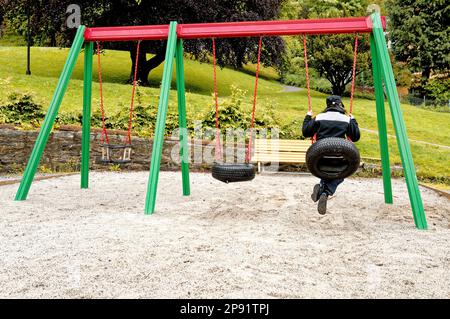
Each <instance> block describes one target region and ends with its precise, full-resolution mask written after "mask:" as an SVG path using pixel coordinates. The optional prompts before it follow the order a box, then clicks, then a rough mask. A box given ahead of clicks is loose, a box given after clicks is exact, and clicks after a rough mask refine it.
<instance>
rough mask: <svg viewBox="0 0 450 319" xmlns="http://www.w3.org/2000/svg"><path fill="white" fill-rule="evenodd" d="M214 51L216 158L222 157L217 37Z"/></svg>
mask: <svg viewBox="0 0 450 319" xmlns="http://www.w3.org/2000/svg"><path fill="white" fill-rule="evenodd" d="M212 51H213V70H214V72H213V74H214V102H215V106H216V149H215V155H216V160H218V161H219V160H221V159H222V147H221V145H220V126H219V97H218V94H217V61H216V58H217V57H216V39H215V38H212Z"/></svg>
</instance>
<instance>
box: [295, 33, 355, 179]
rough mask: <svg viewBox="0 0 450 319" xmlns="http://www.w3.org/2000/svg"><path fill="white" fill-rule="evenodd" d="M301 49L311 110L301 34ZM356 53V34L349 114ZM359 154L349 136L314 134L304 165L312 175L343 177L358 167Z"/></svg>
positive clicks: (352, 172) (309, 102) (309, 96)
mask: <svg viewBox="0 0 450 319" xmlns="http://www.w3.org/2000/svg"><path fill="white" fill-rule="evenodd" d="M303 47H304V48H303V49H304V53H305V71H306V86H307V91H308V110H309V112H312V104H311V92H310V85H309V69H308V51H307V45H306V35H304V36H303ZM357 53H358V36H356V37H355V46H354V54H353V70H352V88H351V95H350V109H349V114H350V115H351V114H352V113H353V96H354V93H355V78H356V60H357ZM359 163H360V154H359V151H358V149H357V148H356V146H355V144H354V143H353V142H352V141H351V139H350V138H349V137H347V139H343V138H339V137H328V138H323V139H321V140H319V141H317V140H316V136H314V137H313V138H312V145H311V146H310V147H309V149H308V151H307V152H306V165H307V167H308V170H309V171H310V172H311V174H313V175H314V176H316V177H318V178H321V179H325V180H332V179H343V178H346V177H349V176H350V175H353V174H354V173H355V172H356V171H357V169H358V168H359Z"/></svg>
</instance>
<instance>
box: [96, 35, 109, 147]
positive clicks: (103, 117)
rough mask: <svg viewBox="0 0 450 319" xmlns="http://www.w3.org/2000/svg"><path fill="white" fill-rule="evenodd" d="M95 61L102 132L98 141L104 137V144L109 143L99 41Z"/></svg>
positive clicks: (102, 140) (101, 140)
mask: <svg viewBox="0 0 450 319" xmlns="http://www.w3.org/2000/svg"><path fill="white" fill-rule="evenodd" d="M97 62H98V84H99V86H100V110H101V112H102V134H101V137H100V142H101V143H102V144H103V142H104V141H105V139H106V144H109V139H108V132H107V131H106V123H105V107H104V105H103V79H102V65H101V63H100V42H98V41H97Z"/></svg>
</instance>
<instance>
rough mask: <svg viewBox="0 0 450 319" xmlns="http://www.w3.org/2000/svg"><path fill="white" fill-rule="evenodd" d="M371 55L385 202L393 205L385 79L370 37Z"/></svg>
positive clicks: (372, 38) (373, 40) (373, 41)
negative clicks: (385, 105)
mask: <svg viewBox="0 0 450 319" xmlns="http://www.w3.org/2000/svg"><path fill="white" fill-rule="evenodd" d="M370 53H371V55H372V71H373V83H374V88H375V97H376V107H377V119H378V137H379V140H380V153H381V165H382V168H383V186H384V202H385V203H386V204H392V203H393V199H392V183H391V166H390V163H389V145H388V136H387V128H386V110H385V108H384V91H383V77H382V72H381V66H380V61H379V56H378V54H377V50H376V48H375V39H374V37H373V35H370Z"/></svg>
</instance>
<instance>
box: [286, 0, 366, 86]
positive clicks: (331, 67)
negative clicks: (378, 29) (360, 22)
mask: <svg viewBox="0 0 450 319" xmlns="http://www.w3.org/2000/svg"><path fill="white" fill-rule="evenodd" d="M367 4H368V1H366V0H344V1H334V0H298V1H291V2H289V3H288V4H287V6H288V7H290V8H295V10H297V11H296V12H297V13H298V16H297V18H302V19H308V18H330V17H345V16H358V15H364V13H365V8H366V6H367ZM286 11H287V10H286V9H285V10H283V13H284V14H285V15H287V17H289V18H293V17H292V11H290V13H287V12H286ZM286 43H287V49H286V52H287V54H286V58H285V59H284V60H283V65H282V68H281V73H282V79H283V80H288V81H290V82H291V83H292V80H293V79H295V76H293V75H292V74H300V71H302V68H304V62H303V59H304V58H303V57H304V52H303V42H302V40H301V39H300V38H294V39H292V40H287V42H286ZM353 43H354V36H352V35H324V36H314V37H309V38H308V53H309V61H310V66H311V67H312V68H315V69H316V70H317V71H318V72H319V75H320V76H324V77H325V78H326V79H327V80H328V81H329V82H330V83H331V92H332V93H333V94H337V95H343V94H344V93H345V88H346V85H347V84H349V83H350V82H351V80H352V66H353ZM368 48H369V43H368V37H367V36H360V39H359V53H358V63H357V74H359V73H361V72H363V71H367V70H368V69H369V53H368V51H369V50H368ZM303 74H304V72H303V73H302V76H303Z"/></svg>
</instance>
